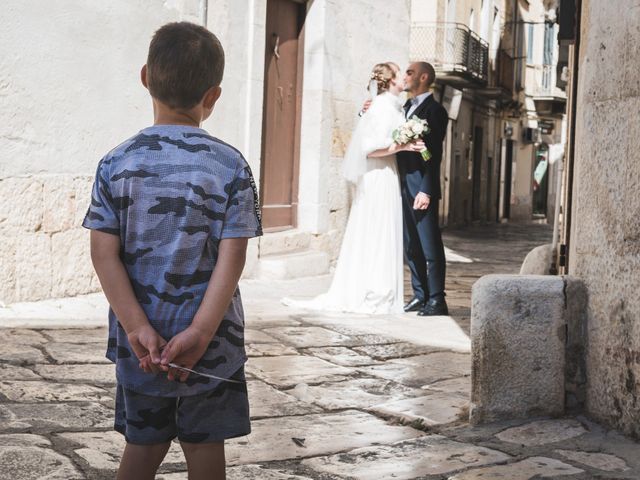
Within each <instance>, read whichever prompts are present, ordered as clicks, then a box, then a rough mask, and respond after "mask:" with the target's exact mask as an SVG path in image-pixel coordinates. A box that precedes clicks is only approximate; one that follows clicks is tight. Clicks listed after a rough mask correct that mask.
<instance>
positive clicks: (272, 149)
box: [261, 0, 305, 231]
mask: <svg viewBox="0 0 640 480" xmlns="http://www.w3.org/2000/svg"><path fill="white" fill-rule="evenodd" d="M304 13H305V5H304V4H303V3H301V2H298V1H294V0H267V22H266V42H265V74H264V82H265V83H264V110H263V111H264V114H263V124H262V171H261V182H262V185H261V187H262V188H261V192H262V193H261V201H262V214H263V217H262V218H263V225H264V228H265V229H266V230H268V231H275V230H284V229H287V228H293V227H295V226H296V213H297V212H296V207H297V202H298V199H297V195H298V192H297V186H298V157H299V149H300V145H299V139H300V109H301V108H300V106H301V87H302V74H301V71H302V68H301V67H302V55H303V49H304V46H303V41H302V31H303V30H302V26H303V20H304Z"/></svg>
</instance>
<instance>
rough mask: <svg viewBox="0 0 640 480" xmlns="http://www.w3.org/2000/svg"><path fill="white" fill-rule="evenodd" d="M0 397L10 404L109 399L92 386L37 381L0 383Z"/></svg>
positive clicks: (104, 392)
mask: <svg viewBox="0 0 640 480" xmlns="http://www.w3.org/2000/svg"><path fill="white" fill-rule="evenodd" d="M0 395H2V396H4V397H5V398H6V399H7V400H9V401H11V402H86V401H103V400H105V401H106V400H110V399H111V395H110V394H109V393H108V392H107V391H105V390H104V389H102V388H98V387H94V386H92V385H73V384H68V383H51V382H45V381H37V380H34V381H24V382H21V381H8V382H0Z"/></svg>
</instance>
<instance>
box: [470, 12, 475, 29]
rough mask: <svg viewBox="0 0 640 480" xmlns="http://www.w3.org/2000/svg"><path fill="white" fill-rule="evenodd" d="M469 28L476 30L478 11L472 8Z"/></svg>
mask: <svg viewBox="0 0 640 480" xmlns="http://www.w3.org/2000/svg"><path fill="white" fill-rule="evenodd" d="M469 28H470V29H471V30H474V31H475V30H476V12H474V11H473V8H472V9H471V13H470V14H469Z"/></svg>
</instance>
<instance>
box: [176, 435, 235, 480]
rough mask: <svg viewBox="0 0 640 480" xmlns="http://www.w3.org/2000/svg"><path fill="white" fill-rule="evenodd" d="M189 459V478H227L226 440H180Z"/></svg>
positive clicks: (211, 479)
mask: <svg viewBox="0 0 640 480" xmlns="http://www.w3.org/2000/svg"><path fill="white" fill-rule="evenodd" d="M180 446H181V447H182V451H183V452H184V456H185V458H186V459H187V469H188V470H189V480H225V478H226V476H225V458H224V442H214V443H187V442H182V441H181V442H180Z"/></svg>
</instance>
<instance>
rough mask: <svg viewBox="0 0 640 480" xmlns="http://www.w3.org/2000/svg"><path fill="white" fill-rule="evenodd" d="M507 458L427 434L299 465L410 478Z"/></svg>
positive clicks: (367, 477) (379, 478) (371, 478)
mask: <svg viewBox="0 0 640 480" xmlns="http://www.w3.org/2000/svg"><path fill="white" fill-rule="evenodd" d="M509 459H510V457H509V456H508V455H506V454H504V453H502V452H499V451H496V450H491V449H488V448H484V447H476V446H473V445H468V444H463V443H458V442H453V441H451V440H449V439H447V438H446V437H443V436H440V435H428V436H424V437H421V438H417V439H414V440H409V441H406V442H400V443H396V444H393V445H379V446H376V447H368V448H360V449H357V450H352V451H351V452H348V453H343V454H339V455H332V456H329V457H319V458H312V459H309V460H304V461H303V462H302V464H303V465H305V466H307V467H309V468H311V469H313V470H317V471H319V472H324V473H328V474H332V475H336V476H338V478H340V477H339V476H340V475H344V476H345V477H349V478H354V479H358V480H386V479H390V480H391V479H393V480H410V479H417V478H422V477H425V476H427V475H441V474H444V473H448V472H454V471H456V470H461V469H463V468H469V467H476V466H483V465H490V464H494V463H500V462H505V461H507V460H509Z"/></svg>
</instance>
